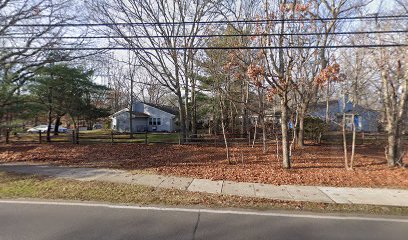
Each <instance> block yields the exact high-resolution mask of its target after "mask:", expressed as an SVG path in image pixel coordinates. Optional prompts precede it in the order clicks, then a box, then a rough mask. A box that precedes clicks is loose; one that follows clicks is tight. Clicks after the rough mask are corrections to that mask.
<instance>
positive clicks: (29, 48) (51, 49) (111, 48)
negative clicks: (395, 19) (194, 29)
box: [0, 43, 408, 51]
mask: <svg viewBox="0 0 408 240" xmlns="http://www.w3.org/2000/svg"><path fill="white" fill-rule="evenodd" d="M407 46H408V44H399V43H395V44H364V45H332V46H282V47H277V46H263V47H261V46H235V47H140V48H137V47H134V48H132V47H77V48H76V47H0V50H44V51H98V50H136V51H141V50H143V51H150V50H236V49H255V50H256V49H320V48H328V49H329V48H330V49H336V48H391V47H393V48H394V47H407Z"/></svg>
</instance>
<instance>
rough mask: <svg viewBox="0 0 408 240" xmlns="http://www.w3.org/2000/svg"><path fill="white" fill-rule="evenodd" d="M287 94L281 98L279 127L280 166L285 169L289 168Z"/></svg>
mask: <svg viewBox="0 0 408 240" xmlns="http://www.w3.org/2000/svg"><path fill="white" fill-rule="evenodd" d="M287 104H288V103H287V95H286V94H284V96H283V98H282V99H281V114H282V115H281V129H282V166H283V168H285V169H289V168H291V161H290V154H289V131H288V106H287Z"/></svg>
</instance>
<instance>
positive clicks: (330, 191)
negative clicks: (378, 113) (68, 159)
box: [0, 162, 408, 207]
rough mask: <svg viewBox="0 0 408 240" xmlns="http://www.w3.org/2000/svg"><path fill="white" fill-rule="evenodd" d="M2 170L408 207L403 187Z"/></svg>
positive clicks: (13, 166)
mask: <svg viewBox="0 0 408 240" xmlns="http://www.w3.org/2000/svg"><path fill="white" fill-rule="evenodd" d="M0 171H9V172H16V173H27V174H39V175H46V176H51V177H56V178H64V179H74V180H79V181H105V182H114V183H126V184H136V185H144V186H150V187H158V188H173V189H179V190H185V191H191V192H204V193H212V194H225V195H233V196H244V197H254V198H267V199H277V200H289V201H308V202H323V203H341V204H369V205H384V206H401V207H408V190H404V189H387V188H348V187H322V186H294V185H282V186H274V185H271V184H259V183H241V182H231V181H212V180H208V179H193V178H187V177H173V176H162V175H155V174H132V173H130V172H128V171H123V170H114V169H97V168H73V167H62V166H50V165H41V164H37V165H33V164H30V163H24V162H23V163H21V162H20V163H7V164H0Z"/></svg>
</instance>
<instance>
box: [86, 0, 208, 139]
mask: <svg viewBox="0 0 408 240" xmlns="http://www.w3.org/2000/svg"><path fill="white" fill-rule="evenodd" d="M90 6H91V7H92V9H93V10H94V11H96V13H97V16H96V18H97V19H96V20H101V21H104V22H109V23H118V22H125V23H129V25H127V26H126V27H125V26H123V25H115V24H112V25H109V26H110V31H109V32H108V34H109V33H110V32H114V33H116V34H118V35H120V36H122V39H116V44H120V45H122V46H125V47H128V48H130V49H131V50H132V51H133V52H134V53H135V56H137V58H138V61H139V63H140V64H141V66H142V67H143V68H144V70H145V71H146V72H148V73H149V74H150V76H151V77H153V78H155V79H156V80H157V81H158V82H160V84H161V85H163V86H165V87H166V88H168V89H169V90H170V91H171V92H172V93H174V94H175V95H176V96H177V99H178V105H179V111H180V125H181V131H182V134H183V138H184V139H185V138H186V137H187V133H188V130H189V121H190V116H191V115H190V107H189V104H188V103H189V101H190V86H191V84H190V83H191V81H194V80H192V79H193V76H194V74H193V73H192V69H194V56H195V55H196V53H197V52H196V51H193V50H191V47H195V46H199V45H200V44H203V41H202V40H200V39H198V38H196V35H197V34H198V33H200V32H202V31H205V30H206V29H205V27H203V26H202V25H199V24H195V22H198V21H201V20H206V19H207V20H208V19H211V16H209V15H208V13H209V12H210V10H211V9H212V8H213V7H214V3H213V1H210V0H205V1H188V0H177V1H171V2H169V1H162V0H154V1H148V0H134V1H129V0H126V1H122V0H114V1H106V0H100V1H98V0H95V1H90ZM146 22H150V23H159V22H160V23H164V24H143V23H146ZM177 22H191V24H177ZM132 23H139V24H132ZM177 35H182V36H185V37H183V38H175V37H173V36H177ZM129 36H145V37H147V38H132V37H129ZM145 47H150V48H152V50H143V48H145ZM163 47H165V48H169V49H167V50H164V49H162V48H163ZM179 47H187V48H190V49H187V50H177V49H175V48H179Z"/></svg>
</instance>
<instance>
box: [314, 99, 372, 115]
mask: <svg viewBox="0 0 408 240" xmlns="http://www.w3.org/2000/svg"><path fill="white" fill-rule="evenodd" d="M349 103H351V101H349V102H348V104H349ZM326 104H327V103H326V102H325V101H324V102H317V103H315V104H312V105H311V106H310V110H312V111H313V110H316V109H321V108H326ZM338 104H339V101H338V100H330V101H329V106H332V105H336V106H338ZM346 112H347V113H353V112H354V113H361V112H378V111H377V110H374V109H371V108H367V107H363V106H361V105H358V104H357V105H356V106H355V107H354V108H353V109H352V110H351V111H350V110H349V111H346Z"/></svg>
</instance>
